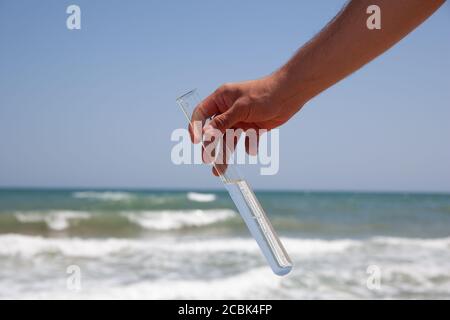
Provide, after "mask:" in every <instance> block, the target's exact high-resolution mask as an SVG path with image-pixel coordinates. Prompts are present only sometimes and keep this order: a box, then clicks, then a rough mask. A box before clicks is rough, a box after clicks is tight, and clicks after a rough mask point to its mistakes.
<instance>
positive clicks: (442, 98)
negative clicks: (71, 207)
mask: <svg viewBox="0 0 450 320" xmlns="http://www.w3.org/2000/svg"><path fill="white" fill-rule="evenodd" d="M70 4H78V5H79V6H80V7H81V10H82V30H79V31H69V30H67V29H66V24H65V21H66V17H67V14H66V13H65V11H66V7H67V6H68V5H70ZM343 4H344V1H329V0H326V1H325V0H323V1H260V0H252V1H234V0H233V1H206V0H203V1H100V0H96V1H93V0H72V1H62V0H53V1H50V0H49V1H18V0H0V186H44V187H52V186H64V187H73V186H86V187H101V186H104V187H143V188H172V187H173V188H191V187H193V186H194V187H196V188H209V187H215V188H216V187H220V184H219V183H218V181H217V179H214V178H213V177H211V176H210V175H209V168H205V167H199V166H197V167H195V168H192V167H189V166H174V165H173V164H172V162H171V161H170V150H171V148H172V146H173V145H174V143H173V142H171V141H170V134H171V132H172V130H173V129H174V128H177V127H182V126H184V124H185V120H184V118H183V116H182V114H181V112H180V110H179V109H178V107H177V105H176V104H175V98H176V97H177V96H178V95H179V94H180V93H183V92H184V91H187V90H188V89H191V88H193V87H196V88H198V89H199V90H200V93H201V94H202V95H206V94H208V93H209V92H210V91H212V90H213V89H215V87H216V86H218V85H220V84H221V83H223V82H229V81H238V80H245V79H252V78H257V77H259V76H263V75H265V74H267V73H269V72H271V71H273V70H274V69H275V68H277V67H278V66H280V65H281V64H282V63H283V62H285V61H286V60H287V59H288V58H289V57H290V56H291V55H292V54H293V53H294V51H295V50H296V49H297V48H298V47H299V46H300V45H301V44H302V43H304V42H305V41H307V40H308V39H309V38H311V37H312V36H313V35H314V34H315V33H316V32H318V31H319V30H320V29H321V28H322V26H323V25H324V24H326V23H327V22H328V21H329V19H330V18H332V17H333V16H334V15H335V14H336V13H337V11H338V10H339V9H340V8H341V7H342V5H343ZM449 78H450V6H449V3H446V4H445V5H444V6H443V7H442V8H441V9H440V10H439V11H438V12H437V13H436V14H435V15H434V16H432V17H431V18H430V19H429V20H428V21H426V22H425V23H424V24H423V25H422V26H421V27H419V28H418V29H417V30H416V31H415V32H413V33H412V34H410V35H409V36H408V37H407V38H405V39H404V40H403V41H402V42H401V43H399V44H398V45H397V46H396V47H395V48H393V49H392V50H390V51H389V52H387V53H386V54H385V55H383V56H382V57H380V58H378V59H377V60H376V61H374V62H372V63H371V64H369V65H368V66H366V67H365V68H364V69H362V70H360V71H358V72H357V73H356V74H354V75H352V76H351V77H349V78H347V79H345V80H344V81H342V82H341V83H339V84H338V85H336V86H334V87H333V88H331V89H330V90H328V91H327V92H326V93H323V94H322V95H320V96H319V97H317V98H315V99H314V100H313V101H311V102H310V103H309V104H308V105H307V106H306V107H305V108H304V109H303V110H302V111H301V112H300V113H299V114H298V115H297V116H296V117H294V118H293V119H292V120H291V121H290V122H289V123H288V124H287V125H285V126H283V127H282V128H281V131H280V138H281V158H280V172H279V174H278V175H275V176H258V175H257V168H253V167H252V168H249V170H248V171H249V172H247V175H248V177H249V180H250V182H251V183H252V184H253V186H254V187H256V188H272V189H302V190H315V189H319V190H401V191H445V192H448V191H450V102H449V101H450V80H449Z"/></svg>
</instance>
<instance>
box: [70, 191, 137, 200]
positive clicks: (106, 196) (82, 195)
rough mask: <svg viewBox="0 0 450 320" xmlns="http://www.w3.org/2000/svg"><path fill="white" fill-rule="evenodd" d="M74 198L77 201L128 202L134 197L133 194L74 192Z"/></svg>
mask: <svg viewBox="0 0 450 320" xmlns="http://www.w3.org/2000/svg"><path fill="white" fill-rule="evenodd" d="M72 196H73V197H74V198H77V199H92V200H102V201H126V200H130V199H132V198H133V195H132V194H131V193H127V192H118V191H105V192H96V191H80V192H74V193H73V194H72Z"/></svg>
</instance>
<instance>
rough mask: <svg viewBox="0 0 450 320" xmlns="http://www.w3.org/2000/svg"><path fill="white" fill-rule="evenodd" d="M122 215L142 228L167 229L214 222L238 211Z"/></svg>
mask: <svg viewBox="0 0 450 320" xmlns="http://www.w3.org/2000/svg"><path fill="white" fill-rule="evenodd" d="M121 215H122V216H123V217H126V218H127V219H128V220H129V221H130V222H132V223H135V224H137V225H139V226H141V227H142V228H145V229H153V230H161V231H162V230H166V231H167V230H176V229H181V228H185V227H201V226H206V225H210V224H214V223H217V222H220V221H224V220H227V219H229V218H232V217H234V216H236V213H235V212H234V211H233V210H229V209H210V210H178V211H177V210H163V211H143V212H142V211H139V212H122V214H121Z"/></svg>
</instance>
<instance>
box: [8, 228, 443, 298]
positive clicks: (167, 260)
mask: <svg viewBox="0 0 450 320" xmlns="http://www.w3.org/2000/svg"><path fill="white" fill-rule="evenodd" d="M282 241H283V243H285V245H286V248H287V250H288V251H289V253H290V254H291V256H292V258H293V261H294V263H295V264H296V265H297V267H296V268H294V270H293V271H292V273H291V274H290V275H288V276H287V277H283V278H280V277H276V276H274V275H273V274H272V273H271V271H270V269H269V268H268V267H267V266H266V265H264V262H263V259H262V257H261V255H260V253H259V249H258V247H257V245H256V243H255V242H254V240H253V239H251V238H236V237H226V238H205V239H191V238H185V237H181V238H176V237H166V236H164V237H157V238H153V237H152V238H149V239H97V238H96V239H81V238H44V237H38V236H26V235H17V234H9V235H0V261H1V262H2V268H1V269H0V279H3V280H1V281H0V282H1V285H0V298H5V297H6V298H11V297H13V298H51V299H53V298H56V299H60V298H73V299H77V298H83V299H100V298H107V299H119V298H124V299H156V298H159V299H173V298H183V299H189V298H190V299H201V298H203V299H204V298H209V299H224V298H225V299H227V298H228V299H249V298H253V299H265V298H272V299H285V298H297V299H302V298H303V299H320V298H350V299H354V298H369V299H370V298H404V297H407V298H408V297H409V298H411V297H412V298H433V297H434V298H450V275H449V273H448V261H449V258H450V256H449V253H448V252H449V250H448V245H449V244H450V238H439V239H417V238H395V237H375V238H369V239H360V240H350V239H335V240H324V239H299V238H282ZM224 253H227V254H226V255H224ZM228 253H232V254H231V255H230V254H228ZM240 253H245V255H242V254H240ZM59 255H61V256H59ZM13 257H14V258H23V259H24V260H23V261H27V262H28V261H33V263H32V264H28V263H24V262H23V261H19V262H17V263H16V262H15V260H14V259H12V258H13ZM55 257H57V259H55ZM64 257H67V259H68V260H65V259H64ZM233 257H236V260H234V259H233ZM48 259H51V260H48ZM85 259H89V260H85ZM242 259H245V260H248V262H249V264H247V263H245V266H242V267H240V263H242ZM5 261H7V263H4V262H5ZM207 261H211V262H212V263H211V264H205V262H207ZM67 263H71V264H72V263H76V264H79V265H80V267H82V270H83V274H84V275H85V277H84V278H83V289H82V291H81V292H79V293H76V294H75V293H71V292H70V291H68V290H66V288H65V282H64V279H65V278H64V277H63V276H64V275H61V270H64V268H65V265H66V264H67ZM186 263H188V264H189V265H188V266H187V265H186ZM221 263H225V264H224V265H222V264H221ZM233 263H234V265H233ZM192 264H198V267H195V268H189V267H190V266H191V267H192ZM371 264H376V265H378V266H379V267H380V269H381V276H382V280H381V283H382V287H381V290H380V291H372V290H369V289H368V288H367V286H366V281H367V277H368V276H369V275H368V274H367V273H366V269H367V266H368V265H371ZM230 265H233V266H232V267H231V268H230ZM248 267H250V269H247V268H248ZM203 268H204V269H203ZM215 269H216V271H214V270H215ZM42 270H48V272H47V271H45V272H44V273H45V277H43V276H42V273H43V271H42ZM199 270H200V271H199ZM203 270H205V271H203ZM149 271H151V273H150V274H153V272H157V274H156V277H152V276H150V277H149ZM186 272H187V273H186ZM190 272H192V273H190ZM203 272H204V273H203ZM16 275H17V276H18V277H19V278H17V279H16V278H15V276H16ZM92 275H95V276H92ZM24 276H29V279H30V280H29V282H26V281H23V278H21V277H24ZM33 279H39V280H36V282H33ZM330 279H332V280H330ZM37 281H39V282H37Z"/></svg>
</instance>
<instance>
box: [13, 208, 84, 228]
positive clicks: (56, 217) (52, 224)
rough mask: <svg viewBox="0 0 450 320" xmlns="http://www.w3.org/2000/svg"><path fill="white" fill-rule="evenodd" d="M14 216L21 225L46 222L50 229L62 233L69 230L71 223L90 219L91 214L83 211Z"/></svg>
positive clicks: (31, 213) (27, 213)
mask: <svg viewBox="0 0 450 320" xmlns="http://www.w3.org/2000/svg"><path fill="white" fill-rule="evenodd" d="M14 216H15V217H16V219H17V221H19V222H21V223H41V222H44V223H45V224H46V225H47V227H48V228H50V229H52V230H56V231H61V230H65V229H67V228H69V227H70V225H71V222H75V221H77V220H84V219H89V218H90V217H91V214H90V213H88V212H83V211H69V210H60V211H56V210H55V211H49V212H26V213H25V212H16V213H15V214H14Z"/></svg>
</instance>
